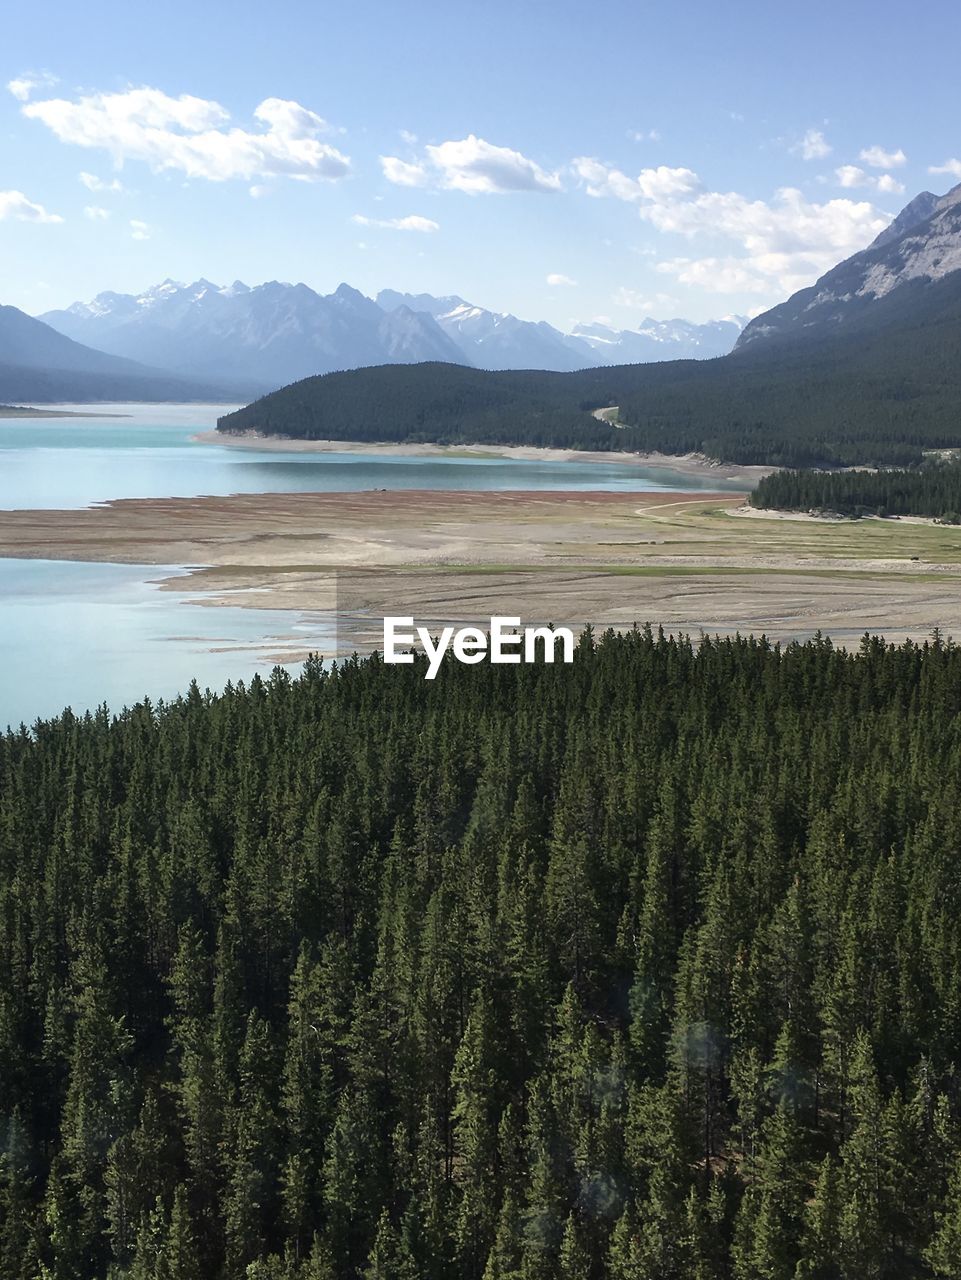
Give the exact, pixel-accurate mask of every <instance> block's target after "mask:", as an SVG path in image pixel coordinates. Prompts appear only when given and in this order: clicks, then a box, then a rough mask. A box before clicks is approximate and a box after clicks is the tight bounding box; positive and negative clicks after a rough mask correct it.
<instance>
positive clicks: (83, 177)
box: [79, 173, 123, 191]
mask: <svg viewBox="0 0 961 1280" xmlns="http://www.w3.org/2000/svg"><path fill="white" fill-rule="evenodd" d="M79 177H80V181H81V182H82V183H83V185H84V186H85V187H86V188H87V190H88V191H123V185H122V183H121V182H120V180H119V179H118V178H112V179H111V180H110V181H109V182H104V180H103V178H98V177H97V175H96V174H95V173H81V174H80V175H79Z"/></svg>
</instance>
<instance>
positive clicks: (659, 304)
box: [598, 286, 677, 324]
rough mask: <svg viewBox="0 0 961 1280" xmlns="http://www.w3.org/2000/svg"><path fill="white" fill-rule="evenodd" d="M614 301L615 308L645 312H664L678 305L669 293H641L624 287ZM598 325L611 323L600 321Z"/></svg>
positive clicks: (618, 291)
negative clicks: (667, 308)
mask: <svg viewBox="0 0 961 1280" xmlns="http://www.w3.org/2000/svg"><path fill="white" fill-rule="evenodd" d="M613 301H614V304H615V306H618V307H628V308H629V309H630V310H631V311H645V312H651V311H663V309H664V308H665V307H673V306H675V305H676V303H677V299H676V298H673V297H671V295H670V294H669V293H655V294H650V293H641V291H640V290H639V289H626V288H624V287H623V286H622V287H621V288H620V289H618V290H617V292H616V293H615V294H614V299H613ZM598 323H600V324H609V323H610V321H606V320H599V321H598Z"/></svg>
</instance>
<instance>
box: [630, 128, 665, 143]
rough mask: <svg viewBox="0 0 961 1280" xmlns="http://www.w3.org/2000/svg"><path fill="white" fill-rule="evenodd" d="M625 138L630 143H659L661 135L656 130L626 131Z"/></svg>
mask: <svg viewBox="0 0 961 1280" xmlns="http://www.w3.org/2000/svg"><path fill="white" fill-rule="evenodd" d="M627 136H628V137H629V138H630V140H631V141H632V142H660V140H661V135H660V134H659V133H658V131H657V130H656V129H628V131H627Z"/></svg>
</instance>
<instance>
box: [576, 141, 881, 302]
mask: <svg viewBox="0 0 961 1280" xmlns="http://www.w3.org/2000/svg"><path fill="white" fill-rule="evenodd" d="M574 165H575V169H576V171H577V172H578V173H579V175H580V176H581V178H582V179H583V180H584V181H585V182H586V184H587V191H588V194H590V195H594V196H613V197H615V198H617V199H620V200H626V201H629V202H631V203H634V204H636V205H637V207H638V212H639V214H640V216H641V217H642V218H643V219H644V220H645V221H646V222H649V223H650V224H651V225H652V226H654V227H655V228H656V229H657V230H658V231H661V232H665V233H669V234H673V235H681V236H684V237H686V238H688V239H695V238H707V239H711V240H722V241H723V240H728V241H733V242H734V243H735V244H737V245H738V246H739V247H740V249H741V251H742V254H741V256H735V255H733V254H731V253H730V251H727V252H724V251H723V250H722V251H721V252H720V253H719V252H717V250H715V251H714V252H713V253H712V254H711V256H710V257H703V258H693V257H690V258H689V257H683V258H674V259H672V260H670V261H668V262H664V263H661V264H659V266H658V268H657V269H658V270H659V271H661V272H664V273H667V274H670V275H674V276H676V278H677V279H678V280H680V281H681V282H682V283H684V284H691V285H698V286H700V287H703V288H710V289H713V290H715V291H717V292H731V293H737V292H741V291H745V292H762V291H766V292H767V293H768V294H775V293H786V292H793V291H794V290H796V289H798V288H801V287H802V286H803V285H805V284H809V283H810V282H811V281H812V280H813V279H815V278H816V277H817V276H818V275H820V274H822V273H823V272H824V271H826V270H827V269H828V268H829V267H831V266H833V265H834V264H835V263H836V262H838V261H839V260H840V259H841V258H843V257H846V256H848V255H849V254H851V253H853V252H856V251H857V250H858V249H862V248H863V247H864V246H865V245H866V244H867V243H869V241H871V240H872V239H873V238H874V237H875V236H876V235H877V234H878V232H879V231H881V230H882V229H883V228H884V227H886V226H887V224H888V222H889V221H890V215H888V214H885V213H882V212H880V211H879V210H878V209H876V208H875V207H874V205H872V204H871V203H870V202H869V201H864V200H861V201H855V200H849V199H836V200H828V201H825V202H824V203H821V204H818V203H816V202H813V201H810V200H808V199H807V198H806V197H805V196H804V195H803V194H802V192H800V191H799V190H797V189H796V188H793V187H784V188H782V189H781V190H779V191H777V192H776V193H775V195H774V197H773V198H772V199H771V200H750V199H748V198H747V197H746V196H743V195H740V194H739V193H738V192H736V191H728V192H722V191H708V190H705V189H704V187H703V185H702V184H701V182H700V180H699V179H698V177H697V174H695V173H694V172H693V171H692V170H690V169H667V168H665V167H662V168H660V169H652V170H644V171H643V172H642V173H641V175H640V176H639V177H638V178H637V179H634V178H628V177H627V176H626V175H625V174H623V173H621V172H620V171H619V170H617V169H611V168H608V167H607V166H605V165H603V164H601V163H600V162H599V161H597V160H585V159H581V160H577V161H575V162H574ZM712 248H713V246H712Z"/></svg>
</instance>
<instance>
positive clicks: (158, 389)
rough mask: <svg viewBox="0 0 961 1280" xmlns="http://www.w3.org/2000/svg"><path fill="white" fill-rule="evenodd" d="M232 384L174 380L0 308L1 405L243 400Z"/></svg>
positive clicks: (246, 388) (242, 389)
mask: <svg viewBox="0 0 961 1280" xmlns="http://www.w3.org/2000/svg"><path fill="white" fill-rule="evenodd" d="M255 387H256V384H255V383H254V382H252V381H251V380H249V379H246V380H244V381H243V382H241V383H239V384H238V385H236V386H232V387H226V386H223V385H215V384H213V383H211V382H209V381H206V380H205V381H199V380H191V379H187V378H178V377H175V376H173V375H171V374H170V373H168V372H167V371H166V370H162V369H155V368H150V367H148V366H147V365H144V364H139V363H138V362H136V361H134V360H126V359H123V358H121V357H118V356H115V355H109V354H106V353H105V352H103V351H95V350H93V349H92V348H90V347H87V346H84V345H82V344H81V343H79V342H74V341H73V340H72V339H70V338H67V337H65V336H64V335H63V334H62V333H57V332H56V330H55V329H53V328H51V327H50V325H47V324H44V323H43V322H42V321H41V320H36V319H34V317H33V316H28V315H26V314H25V313H24V312H23V311H20V310H18V309H17V308H16V307H5V306H0V402H2V403H5V404H11V403H21V402H30V403H37V402H45V403H50V402H51V401H57V400H79V401H84V400H153V401H159V400H223V399H232V398H234V397H235V396H240V397H243V396H246V395H248V394H250V392H251V390H253V389H255Z"/></svg>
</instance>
